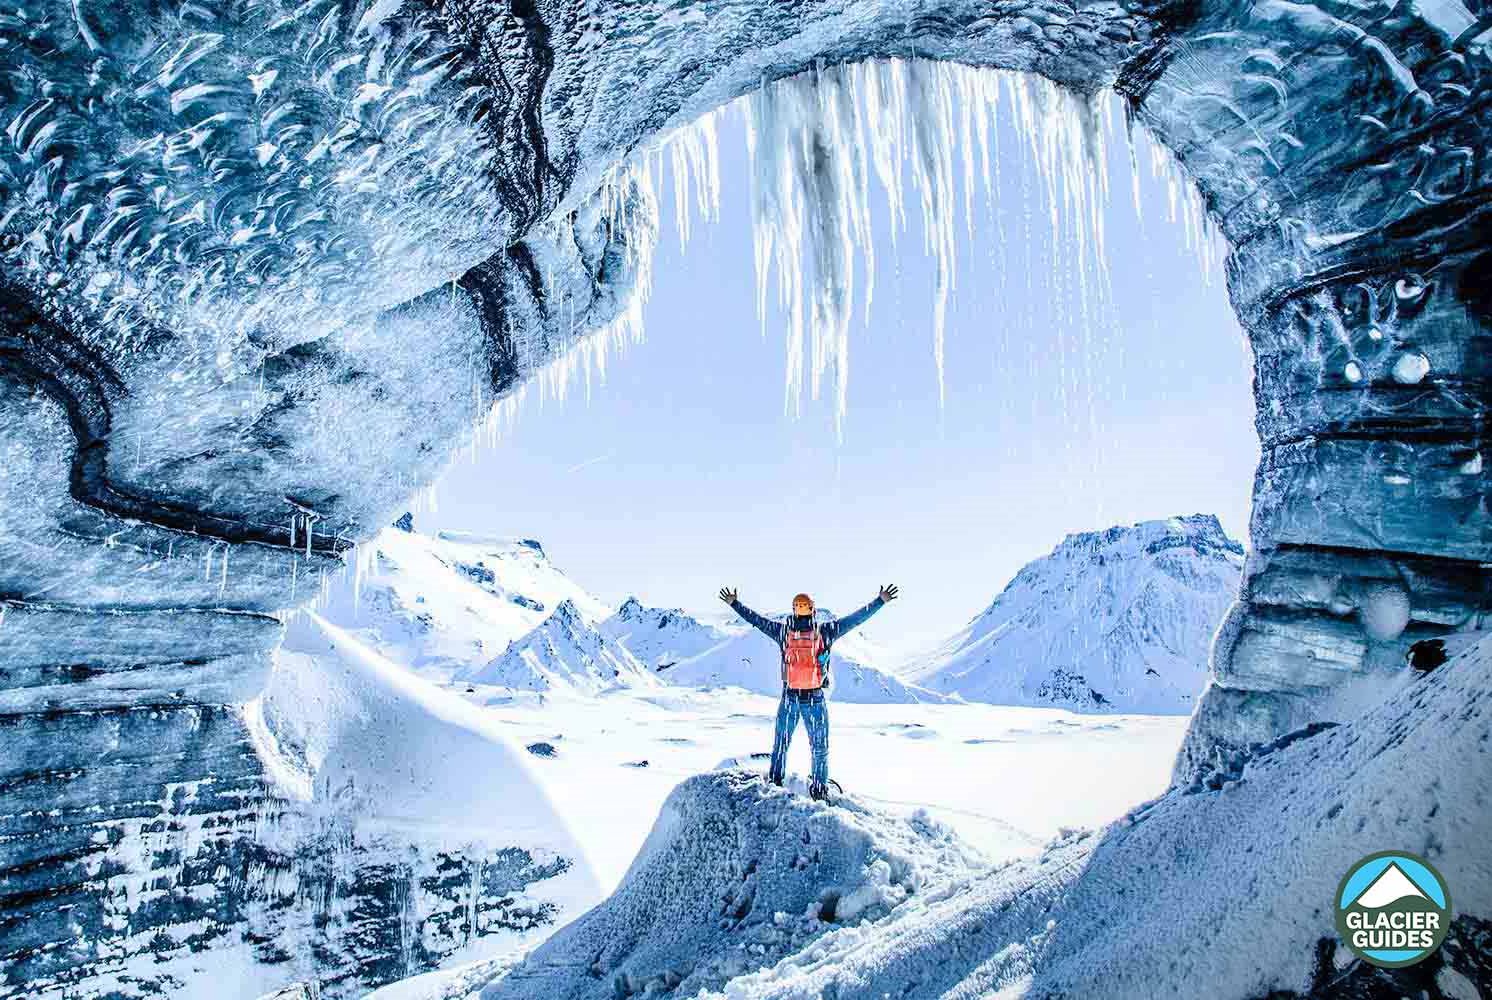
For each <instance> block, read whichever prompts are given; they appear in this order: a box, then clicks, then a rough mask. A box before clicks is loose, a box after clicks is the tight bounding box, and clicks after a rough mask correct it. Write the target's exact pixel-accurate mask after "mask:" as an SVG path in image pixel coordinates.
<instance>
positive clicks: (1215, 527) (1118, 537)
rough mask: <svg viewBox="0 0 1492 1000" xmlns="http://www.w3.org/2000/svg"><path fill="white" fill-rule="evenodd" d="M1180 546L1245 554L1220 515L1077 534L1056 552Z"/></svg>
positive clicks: (1134, 524) (1180, 518) (1171, 519)
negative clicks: (1229, 533)
mask: <svg viewBox="0 0 1492 1000" xmlns="http://www.w3.org/2000/svg"><path fill="white" fill-rule="evenodd" d="M1179 544H1188V545H1191V546H1192V547H1193V548H1197V549H1199V550H1200V549H1208V548H1215V549H1223V550H1226V551H1229V552H1234V553H1236V554H1238V555H1242V554H1243V546H1242V545H1240V544H1239V543H1238V542H1236V541H1234V540H1233V539H1232V538H1229V537H1228V533H1227V532H1226V531H1224V530H1223V525H1222V522H1221V521H1219V520H1218V519H1217V515H1216V514H1184V515H1181V516H1178V517H1167V518H1159V519H1155V520H1150V521H1137V522H1135V523H1133V524H1119V525H1115V526H1114V527H1112V528H1106V529H1104V530H1103V531H1075V532H1072V533H1070V534H1068V535H1067V536H1066V537H1065V538H1063V539H1062V543H1061V544H1060V545H1058V546H1057V548H1056V549H1055V550H1054V552H1061V551H1063V550H1068V551H1072V550H1084V551H1097V550H1109V549H1119V548H1126V547H1131V546H1135V547H1138V548H1140V549H1143V550H1145V551H1155V550H1157V549H1160V548H1167V547H1170V546H1172V545H1179Z"/></svg>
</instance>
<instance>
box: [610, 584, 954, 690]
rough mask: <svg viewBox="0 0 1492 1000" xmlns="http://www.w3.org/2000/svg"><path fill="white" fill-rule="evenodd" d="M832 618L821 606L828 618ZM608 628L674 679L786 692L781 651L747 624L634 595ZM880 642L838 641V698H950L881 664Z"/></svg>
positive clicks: (835, 659) (835, 655) (640, 657)
mask: <svg viewBox="0 0 1492 1000" xmlns="http://www.w3.org/2000/svg"><path fill="white" fill-rule="evenodd" d="M827 615H828V612H827V611H824V610H823V609H820V617H825V616H827ZM600 629H601V631H602V632H604V633H606V634H607V635H608V636H610V637H612V638H613V639H615V640H616V641H617V642H618V643H621V644H622V645H624V646H626V648H627V649H628V650H630V651H631V652H632V654H633V655H634V656H635V657H636V658H637V659H638V660H640V661H642V662H643V663H645V664H647V665H648V666H649V667H651V668H652V669H653V670H655V671H657V672H658V673H659V674H660V675H661V676H663V677H665V678H666V679H667V680H669V681H670V682H671V683H674V684H681V685H687V686H690V687H726V686H729V687H739V688H745V689H746V690H747V691H752V692H755V693H757V694H764V695H768V696H771V697H775V696H776V695H777V694H778V693H779V692H780V691H781V689H782V681H781V679H780V678H781V674H780V672H779V664H778V652H777V648H776V647H775V646H774V645H773V644H772V642H771V640H769V639H767V638H766V637H765V636H763V635H762V634H761V633H760V632H758V631H756V630H755V629H753V628H752V627H751V626H749V625H746V624H744V623H736V624H730V625H716V624H711V623H707V622H702V621H700V620H699V619H697V618H695V617H693V616H691V615H689V614H687V613H685V612H683V611H680V610H678V609H677V608H672V609H663V608H650V607H647V606H645V605H643V604H642V603H641V602H640V601H638V600H637V598H635V597H633V598H629V599H628V600H627V601H626V602H625V603H624V604H623V605H622V606H621V608H619V609H618V610H617V613H616V614H615V615H613V616H612V617H610V618H608V619H607V620H606V621H604V622H602V623H601V625H600ZM876 658H877V656H876V652H875V649H874V647H873V646H872V645H871V644H870V643H869V642H868V641H866V640H865V639H864V638H863V637H862V636H859V635H854V634H851V635H848V636H846V637H845V638H843V639H841V640H840V641H839V642H836V643H835V644H834V651H833V660H832V667H831V669H832V676H833V688H832V695H833V697H834V699H835V700H836V701H851V702H915V701H945V700H947V698H946V696H942V695H939V694H936V693H935V692H932V691H928V690H926V689H924V688H920V687H918V686H917V685H916V684H912V683H909V682H908V681H905V680H903V679H902V678H900V677H898V676H897V675H896V674H894V673H891V672H890V671H888V670H884V669H882V668H880V667H878V666H875V665H874V662H873V661H874V660H875V659H876Z"/></svg>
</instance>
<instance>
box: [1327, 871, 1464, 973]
mask: <svg viewBox="0 0 1492 1000" xmlns="http://www.w3.org/2000/svg"><path fill="white" fill-rule="evenodd" d="M1450 919H1451V908H1450V894H1449V892H1447V891H1446V887H1445V881H1444V879H1442V878H1441V877H1440V873H1439V872H1437V871H1436V870H1435V869H1434V868H1432V867H1431V866H1430V863H1429V862H1428V861H1426V860H1424V859H1423V858H1420V857H1417V856H1415V855H1413V854H1408V853H1405V852H1401V851H1384V852H1381V853H1379V854H1372V855H1369V856H1368V857H1366V858H1363V859H1362V860H1361V861H1359V862H1358V863H1357V864H1355V865H1353V866H1352V869H1351V870H1350V871H1348V872H1347V875H1346V877H1344V878H1343V879H1342V884H1341V885H1340V886H1339V887H1338V889H1337V899H1336V923H1337V931H1338V933H1339V934H1340V935H1341V938H1342V942H1343V943H1344V944H1346V945H1347V947H1348V948H1350V949H1351V950H1352V952H1353V953H1354V954H1356V955H1357V956H1358V957H1359V958H1361V959H1362V960H1363V961H1365V962H1369V963H1371V964H1373V965H1376V966H1380V967H1382V968H1390V969H1392V968H1400V967H1402V966H1406V965H1413V964H1414V963H1415V962H1420V961H1423V960H1424V959H1425V958H1427V957H1428V956H1429V955H1430V954H1431V953H1432V952H1433V951H1435V949H1436V948H1439V947H1440V945H1441V943H1442V942H1443V941H1444V940H1445V936H1446V933H1447V932H1448V931H1449V930H1450Z"/></svg>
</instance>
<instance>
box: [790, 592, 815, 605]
mask: <svg viewBox="0 0 1492 1000" xmlns="http://www.w3.org/2000/svg"><path fill="white" fill-rule="evenodd" d="M800 603H802V604H807V605H808V607H809V608H812V607H813V606H814V604H813V598H811V597H809V596H808V595H807V594H798V595H796V596H795V597H794V598H793V606H794V607H797V606H798V605H799V604H800Z"/></svg>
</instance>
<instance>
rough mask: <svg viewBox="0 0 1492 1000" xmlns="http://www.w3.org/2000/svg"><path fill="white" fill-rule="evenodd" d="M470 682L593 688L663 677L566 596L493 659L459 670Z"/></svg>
mask: <svg viewBox="0 0 1492 1000" xmlns="http://www.w3.org/2000/svg"><path fill="white" fill-rule="evenodd" d="M459 676H460V678H461V679H462V680H466V681H468V682H469V683H472V684H492V685H496V686H499V687H507V688H520V689H523V690H527V691H543V692H549V691H571V692H575V693H581V694H596V693H599V692H601V691H604V690H606V689H607V688H612V687H617V686H619V685H620V686H626V687H647V686H656V685H658V684H659V683H661V682H660V681H659V680H658V679H657V677H656V676H655V675H654V673H653V672H652V671H651V670H649V669H648V668H647V667H645V666H644V665H643V664H642V663H641V662H639V661H638V659H637V657H635V656H633V655H632V653H630V652H629V651H628V650H627V647H626V646H624V645H622V644H621V643H619V642H617V641H616V640H614V639H612V638H610V637H609V636H608V635H606V634H605V633H604V632H602V631H599V630H598V629H597V628H596V627H595V626H594V625H593V624H592V623H591V622H590V621H588V620H587V619H586V617H585V616H584V615H582V614H581V613H580V610H579V609H578V608H577V607H576V606H575V602H574V601H572V600H569V599H566V600H564V601H561V602H560V605H559V607H557V608H555V610H554V613H553V614H551V615H550V616H549V617H548V618H546V619H544V621H543V623H542V624H540V625H539V626H538V627H537V628H535V629H534V630H533V631H531V632H529V633H528V634H526V635H524V636H523V637H522V638H520V639H517V640H515V641H514V642H513V643H512V644H511V645H509V646H508V648H507V650H506V651H504V652H503V654H502V655H501V656H499V657H497V658H495V659H493V660H492V661H491V662H489V663H487V664H485V665H483V666H480V667H477V668H475V669H472V670H470V671H467V672H464V673H462V674H460V675H459Z"/></svg>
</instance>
